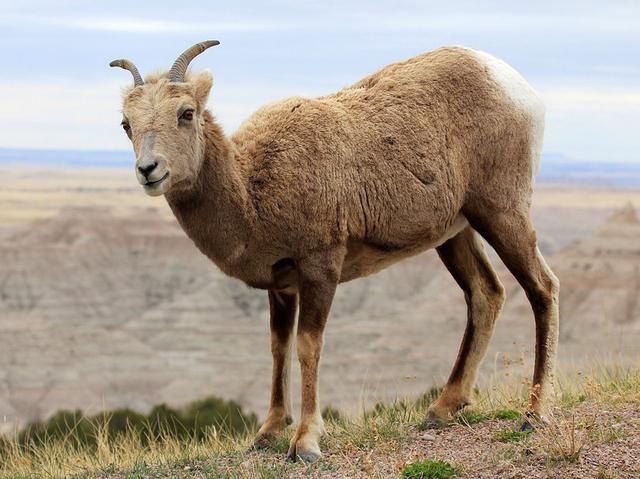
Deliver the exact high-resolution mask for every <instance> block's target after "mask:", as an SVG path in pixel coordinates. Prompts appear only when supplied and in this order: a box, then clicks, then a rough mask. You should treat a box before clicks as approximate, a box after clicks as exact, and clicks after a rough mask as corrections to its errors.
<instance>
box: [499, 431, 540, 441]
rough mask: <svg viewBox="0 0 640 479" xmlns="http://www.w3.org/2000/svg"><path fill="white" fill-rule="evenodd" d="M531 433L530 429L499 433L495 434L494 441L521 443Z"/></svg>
mask: <svg viewBox="0 0 640 479" xmlns="http://www.w3.org/2000/svg"><path fill="white" fill-rule="evenodd" d="M531 433H532V430H531V429H528V430H526V431H500V432H497V433H495V435H494V436H493V437H494V439H495V440H496V441H498V442H522V441H524V440H525V439H527V438H528V437H529V436H530V435H531Z"/></svg>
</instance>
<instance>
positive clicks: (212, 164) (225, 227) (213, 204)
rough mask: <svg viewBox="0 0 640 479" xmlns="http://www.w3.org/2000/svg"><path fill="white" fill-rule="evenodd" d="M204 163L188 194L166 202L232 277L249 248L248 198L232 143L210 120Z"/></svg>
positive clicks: (172, 195) (169, 197)
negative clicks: (247, 246)
mask: <svg viewBox="0 0 640 479" xmlns="http://www.w3.org/2000/svg"><path fill="white" fill-rule="evenodd" d="M205 138H206V142H205V145H206V146H205V154H204V161H203V164H202V167H201V170H200V172H199V174H198V177H197V179H196V181H195V183H194V184H193V186H192V187H191V188H189V190H187V191H180V192H177V193H170V194H168V195H166V196H167V202H168V203H169V206H170V207H171V209H172V210H173V213H174V214H175V216H176V218H177V220H178V222H179V223H180V225H181V226H182V229H184V231H185V233H187V235H188V236H189V238H191V240H193V242H194V243H195V245H196V246H197V247H198V249H200V251H202V252H203V253H204V254H205V255H207V256H208V257H209V258H210V259H211V260H213V261H214V262H215V263H216V264H218V266H219V267H220V268H221V269H222V270H223V271H226V272H227V273H228V274H230V271H229V269H230V268H231V267H232V266H233V263H234V262H236V261H237V260H238V259H239V257H240V256H241V254H242V252H243V251H244V250H245V248H246V239H247V237H248V233H249V231H250V228H251V227H250V218H251V214H250V211H249V205H250V204H251V202H250V201H249V195H248V193H247V188H246V182H245V181H244V180H243V172H242V170H241V166H240V163H239V162H238V161H237V159H236V151H235V148H234V146H233V144H232V143H231V142H230V141H229V140H228V139H227V138H226V137H225V135H224V133H223V132H222V129H221V128H220V127H219V126H218V125H216V124H215V123H214V121H213V120H212V119H208V121H207V123H206V131H205Z"/></svg>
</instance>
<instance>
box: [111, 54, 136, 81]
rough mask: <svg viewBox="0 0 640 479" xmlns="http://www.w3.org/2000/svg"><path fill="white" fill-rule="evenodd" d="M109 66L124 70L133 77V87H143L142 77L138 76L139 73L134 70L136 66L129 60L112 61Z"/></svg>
mask: <svg viewBox="0 0 640 479" xmlns="http://www.w3.org/2000/svg"><path fill="white" fill-rule="evenodd" d="M109 66H110V67H120V68H124V69H125V70H129V71H130V72H131V74H132V75H133V84H134V85H135V86H140V85H144V82H143V81H142V77H141V76H140V72H138V69H137V68H136V66H135V65H134V64H133V63H132V62H130V61H129V60H125V59H120V60H113V61H112V62H111V63H109Z"/></svg>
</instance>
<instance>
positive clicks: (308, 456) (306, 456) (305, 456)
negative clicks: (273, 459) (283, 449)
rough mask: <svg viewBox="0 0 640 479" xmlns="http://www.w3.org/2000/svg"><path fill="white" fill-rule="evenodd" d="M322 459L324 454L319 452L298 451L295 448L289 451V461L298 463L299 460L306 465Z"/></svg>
mask: <svg viewBox="0 0 640 479" xmlns="http://www.w3.org/2000/svg"><path fill="white" fill-rule="evenodd" d="M321 457H322V453H321V452H319V451H312V450H305V449H298V448H296V447H295V446H293V447H291V448H290V449H289V452H288V453H287V461H289V462H297V461H298V459H299V460H301V461H302V462H304V463H305V464H312V463H314V462H316V461H317V460H318V459H320V458H321Z"/></svg>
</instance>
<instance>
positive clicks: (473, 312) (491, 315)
mask: <svg viewBox="0 0 640 479" xmlns="http://www.w3.org/2000/svg"><path fill="white" fill-rule="evenodd" d="M437 251H438V255H439V256H440V258H441V259H442V262H443V263H444V265H445V266H446V267H447V269H448V270H449V272H450V273H451V275H452V276H453V278H454V279H455V280H456V282H457V283H458V285H459V286H460V288H462V290H463V291H464V297H465V300H466V302H467V327H466V329H465V332H464V337H463V339H462V344H461V345H460V350H459V352H458V358H457V360H456V363H455V365H454V367H453V370H452V371H451V375H450V376H449V380H448V381H447V384H446V385H445V387H444V389H443V391H442V393H441V394H440V396H439V397H438V399H436V401H435V402H434V403H433V404H432V405H431V406H430V407H429V411H428V412H427V418H426V422H425V425H427V426H438V425H440V424H442V423H444V422H446V421H447V420H449V419H451V417H452V415H453V413H455V412H456V411H458V410H459V409H461V408H462V407H464V406H465V405H467V404H468V403H469V402H470V400H471V395H472V391H473V388H474V386H475V382H476V377H477V374H478V368H479V367H480V363H481V361H482V359H483V358H484V355H485V353H486V351H487V347H488V346H489V341H490V340H491V336H492V335H493V330H494V325H495V322H496V319H497V317H498V315H499V314H500V310H501V309H502V305H503V304H504V297H505V293H504V287H503V286H502V284H501V283H500V280H499V279H498V276H497V275H496V273H495V271H494V269H493V267H492V266H491V263H490V262H489V259H488V258H487V255H486V253H485V251H484V245H483V244H482V240H481V239H480V236H479V235H478V234H477V233H476V232H475V231H474V230H473V229H472V228H471V227H469V226H468V227H467V228H465V229H464V230H463V231H461V232H460V233H459V234H458V235H456V236H455V237H453V238H451V239H450V240H449V241H447V242H446V243H444V244H443V245H441V246H440V247H438V248H437Z"/></svg>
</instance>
